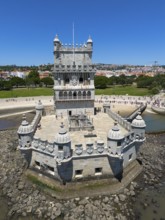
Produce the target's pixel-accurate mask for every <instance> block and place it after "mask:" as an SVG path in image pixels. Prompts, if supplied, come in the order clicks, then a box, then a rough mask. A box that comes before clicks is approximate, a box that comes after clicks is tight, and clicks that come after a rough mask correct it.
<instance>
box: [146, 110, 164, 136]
mask: <svg viewBox="0 0 165 220" xmlns="http://www.w3.org/2000/svg"><path fill="white" fill-rule="evenodd" d="M142 117H143V119H144V120H145V122H146V125H147V126H146V132H158V131H165V115H159V114H154V113H148V112H144V113H143V114H142Z"/></svg>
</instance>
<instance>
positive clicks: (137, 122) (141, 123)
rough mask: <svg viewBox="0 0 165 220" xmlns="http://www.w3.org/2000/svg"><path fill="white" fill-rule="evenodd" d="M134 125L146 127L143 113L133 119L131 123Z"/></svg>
mask: <svg viewBox="0 0 165 220" xmlns="http://www.w3.org/2000/svg"><path fill="white" fill-rule="evenodd" d="M131 125H132V126H133V127H139V128H145V127H146V123H145V121H144V120H143V118H142V117H141V115H140V114H139V115H137V116H136V118H135V119H134V120H133V121H132V124H131Z"/></svg>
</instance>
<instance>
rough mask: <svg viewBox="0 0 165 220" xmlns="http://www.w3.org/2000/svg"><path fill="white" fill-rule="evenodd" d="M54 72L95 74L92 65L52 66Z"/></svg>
mask: <svg viewBox="0 0 165 220" xmlns="http://www.w3.org/2000/svg"><path fill="white" fill-rule="evenodd" d="M54 71H55V72H63V73H65V72H67V73H68V72H93V73H95V72H96V67H95V66H94V65H60V64H59V65H54Z"/></svg>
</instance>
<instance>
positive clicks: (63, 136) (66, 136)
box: [55, 123, 71, 144]
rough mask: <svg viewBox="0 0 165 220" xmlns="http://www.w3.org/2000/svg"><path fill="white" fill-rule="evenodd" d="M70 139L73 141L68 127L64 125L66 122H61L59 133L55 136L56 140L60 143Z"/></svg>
mask: <svg viewBox="0 0 165 220" xmlns="http://www.w3.org/2000/svg"><path fill="white" fill-rule="evenodd" d="M70 141H71V139H70V135H69V133H68V132H67V130H66V128H65V127H64V124H63V123H61V125H60V130H59V132H58V134H57V135H56V136H55V142H56V143H59V144H65V143H68V142H70Z"/></svg>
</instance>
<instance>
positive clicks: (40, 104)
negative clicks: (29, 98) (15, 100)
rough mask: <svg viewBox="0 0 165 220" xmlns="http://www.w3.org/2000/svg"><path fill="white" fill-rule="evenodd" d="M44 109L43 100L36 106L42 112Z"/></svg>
mask: <svg viewBox="0 0 165 220" xmlns="http://www.w3.org/2000/svg"><path fill="white" fill-rule="evenodd" d="M43 108H44V107H43V105H42V102H41V100H39V101H38V103H37V105H36V110H42V109H43Z"/></svg>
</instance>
